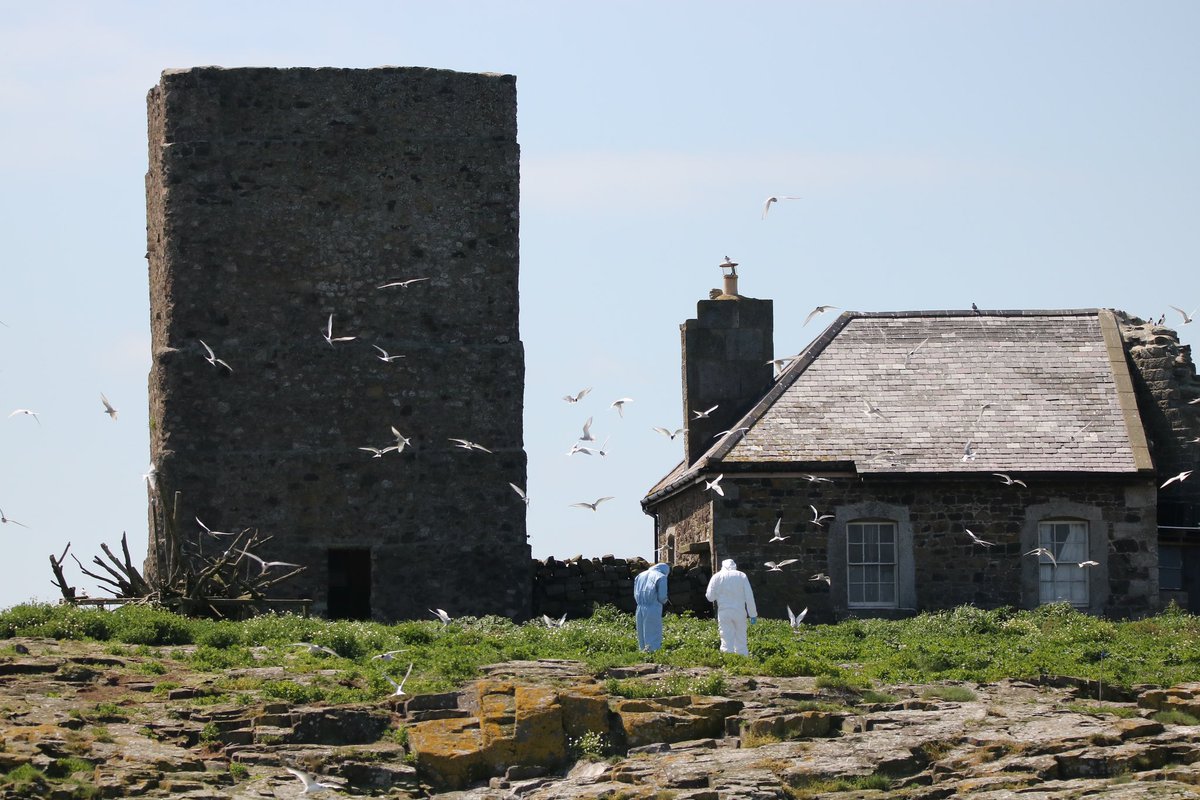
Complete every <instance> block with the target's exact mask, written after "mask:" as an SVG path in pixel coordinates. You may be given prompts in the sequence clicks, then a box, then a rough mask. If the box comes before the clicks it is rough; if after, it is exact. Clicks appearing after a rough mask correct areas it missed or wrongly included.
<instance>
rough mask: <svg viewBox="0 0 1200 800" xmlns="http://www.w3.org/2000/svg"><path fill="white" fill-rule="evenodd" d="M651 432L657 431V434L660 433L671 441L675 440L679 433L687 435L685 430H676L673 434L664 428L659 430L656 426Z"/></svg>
mask: <svg viewBox="0 0 1200 800" xmlns="http://www.w3.org/2000/svg"><path fill="white" fill-rule="evenodd" d="M653 430H655V431H658V432H659V433H661V434H662V435H663V436H665V437H667V438H668V439H671V440H674V439H675V437H676V436H678V435H679V434H681V433H687V428H676V429H675V432H674V433H672V432H671V431H669V430H667V429H666V428H659V427H657V426H656V427H655V428H653Z"/></svg>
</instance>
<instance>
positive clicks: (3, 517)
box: [0, 508, 29, 528]
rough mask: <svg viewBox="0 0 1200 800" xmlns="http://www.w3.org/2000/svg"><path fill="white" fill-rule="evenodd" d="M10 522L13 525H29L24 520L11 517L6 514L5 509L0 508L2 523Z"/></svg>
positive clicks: (0, 521) (25, 526) (26, 526)
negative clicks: (19, 520)
mask: <svg viewBox="0 0 1200 800" xmlns="http://www.w3.org/2000/svg"><path fill="white" fill-rule="evenodd" d="M10 522H11V523H12V524H13V525H20V526H21V527H22V528H28V527H29V526H28V525H26V524H25V523H24V522H17V521H16V520H15V519H9V518H8V517H6V516H4V509H2V508H0V524H3V525H7V524H8V523H10Z"/></svg>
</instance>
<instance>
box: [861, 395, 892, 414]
mask: <svg viewBox="0 0 1200 800" xmlns="http://www.w3.org/2000/svg"><path fill="white" fill-rule="evenodd" d="M862 402H863V413H864V414H866V415H867V416H868V417H869V416H871V415H872V414H874V415H875V416H877V417H879V418H880V419H887V417H886V416H884V413H883V411H881V410H880V408H879V406H877V405H875V404H874V403H872V402H871V401H870V400H868V399H867V398H865V397H864V398H863V399H862Z"/></svg>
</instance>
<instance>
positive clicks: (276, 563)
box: [238, 550, 337, 655]
mask: <svg viewBox="0 0 1200 800" xmlns="http://www.w3.org/2000/svg"><path fill="white" fill-rule="evenodd" d="M238 552H239V553H241V554H242V555H244V556H246V557H247V558H252V559H254V560H255V561H257V562H258V564H259V566H260V567H262V571H263V572H266V571H267V570H269V569H270V568H271V567H296V568H297V569H299V568H300V565H299V564H293V563H291V562H290V561H264V560H262V559H261V558H259V557H258V556H256V555H254V553H251V552H250V551H249V550H239V551H238ZM260 574H261V573H260ZM334 655H337V654H336V653H334Z"/></svg>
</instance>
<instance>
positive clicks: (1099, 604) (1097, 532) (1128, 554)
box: [673, 473, 1158, 622]
mask: <svg viewBox="0 0 1200 800" xmlns="http://www.w3.org/2000/svg"><path fill="white" fill-rule="evenodd" d="M1022 477H1024V478H1025V480H1026V481H1027V482H1028V483H1029V489H1022V488H1021V487H1019V486H1014V487H1007V486H1004V485H1003V484H1002V483H1001V482H1000V481H999V480H998V479H996V478H993V477H992V476H990V475H989V476H986V477H979V478H972V479H961V480H956V479H949V480H947V479H945V478H942V477H939V478H938V479H936V480H935V479H928V480H925V479H921V478H910V479H904V480H867V481H860V480H859V479H857V478H856V479H835V480H834V481H833V482H832V483H817V484H814V483H809V482H808V481H804V480H799V479H798V478H796V477H750V476H745V477H743V476H735V475H730V474H728V473H726V475H725V479H724V481H723V482H722V487H723V488H724V490H725V496H724V497H723V498H720V497H716V498H712V508H713V514H714V530H715V532H714V538H715V539H716V542H717V544H716V553H715V555H714V558H715V559H717V560H719V559H723V558H729V557H732V558H734V559H735V560H736V561H737V562H738V567H739V568H740V569H742V570H743V571H744V572H746V574H747V575H749V576H750V580H751V583H752V585H753V587H754V592H755V598H756V599H757V601H758V608H759V612H760V614H761V615H763V616H767V617H785V616H786V611H785V607H786V606H791V608H792V609H793V610H794V611H797V612H798V611H800V609H801V608H804V607H806V606H807V607H809V609H810V611H809V615H810V618H811V619H813V620H814V621H820V622H829V621H833V620H835V619H841V618H844V617H846V616H849V615H852V614H854V615H862V616H892V615H897V614H899V615H903V614H911V613H916V612H919V611H930V610H938V609H946V608H953V607H955V606H959V605H963V604H974V605H978V606H982V607H996V606H1002V605H1011V606H1016V607H1025V608H1029V607H1033V606H1035V605H1037V603H1038V595H1037V585H1038V584H1037V580H1038V578H1037V573H1038V566H1037V561H1036V559H1035V557H1032V556H1024V555H1022V554H1023V553H1026V552H1028V551H1029V550H1031V549H1033V548H1034V547H1036V546H1037V543H1036V537H1037V524H1036V523H1037V522H1038V521H1040V520H1042V519H1047V518H1050V517H1070V518H1073V519H1085V520H1087V521H1088V522H1089V542H1090V545H1091V553H1090V555H1091V558H1092V559H1094V560H1096V561H1098V562H1099V563H1100V566H1098V567H1093V568H1091V571H1090V572H1089V573H1088V574H1089V588H1090V597H1091V600H1092V605H1091V607H1090V610H1091V611H1093V612H1097V613H1100V612H1103V613H1106V614H1109V615H1113V616H1134V615H1140V614H1145V613H1148V612H1152V611H1153V610H1155V608H1156V600H1157V594H1158V583H1157V580H1158V579H1157V565H1158V553H1157V543H1156V538H1155V536H1154V530H1155V492H1154V486H1153V485H1152V481H1151V479H1139V478H1132V479H1130V478H1121V479H1116V478H1107V477H1101V478H1094V479H1080V478H1077V477H1072V478H1062V477H1056V476H1051V475H1040V476H1022ZM686 492H687V493H691V494H697V493H701V492H700V490H699V489H698V488H693V489H689V490H686ZM708 494H711V493H708ZM673 502H676V503H678V504H680V505H682V504H683V503H685V502H686V501H684V500H682V499H673ZM692 502H693V503H695V502H696V500H695V498H693V499H692ZM810 504H811V505H815V506H816V507H817V509H818V510H819V511H821V512H822V513H825V514H833V515H834V516H835V519H834V520H827V521H825V524H824V526H821V527H818V526H817V525H815V524H813V523H812V522H811V519H812V511H811V509H810V508H809V505H810ZM897 509H898V510H899V511H897ZM781 516H782V518H783V524H782V525H781V533H782V534H783V535H785V536H788V537H789V538H788V539H787V540H786V541H784V542H768V540H769V539H770V538H771V536H772V531H773V530H774V527H775V522H776V520H777V519H779V518H780V517H781ZM880 517H882V518H888V519H896V521H897V522H898V523H900V527H902V528H903V530H900V531H899V533H900V534H901V535H900V536H899V538H900V539H901V543H902V544H903V542H904V540H905V539H906V538H907V537H911V543H912V547H911V565H910V567H909V568H910V569H911V577H910V578H906V579H904V580H902V581H901V583H900V600H901V602H900V604H899V605H900V608H898V609H896V610H895V611H888V610H881V609H872V610H862V611H858V610H853V609H850V608H849V607H848V604H847V599H846V589H845V586H846V566H845V549H846V548H845V536H846V523H848V522H850V521H851V520H852V519H863V518H880ZM964 528H970V529H971V530H972V531H974V532H975V533H976V534H977V535H978V536H979V537H980V538H982V539H985V540H987V541H990V542H994V543H995V546H994V547H992V548H990V549H988V548H984V547H981V546H978V545H974V544H972V543H971V541H970V538H969V537H968V536H967V534H966V533H965V532H964ZM788 558H795V559H797V562H796V563H794V564H790V565H788V566H786V567H784V568H783V570H782V571H780V572H769V571H768V570H767V568H766V567H765V566H764V565H763V564H764V562H766V561H776V562H778V561H782V560H784V559H788ZM898 566H900V567H901V568H902V569H903V568H904V567H905V564H903V563H901V564H899V565H898ZM817 573H825V574H827V575H829V576H830V579H831V583H828V584H827V583H825V582H824V581H813V580H810V577H811V576H813V575H815V574H817ZM902 577H903V576H902ZM906 586H911V590H908V589H906Z"/></svg>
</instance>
